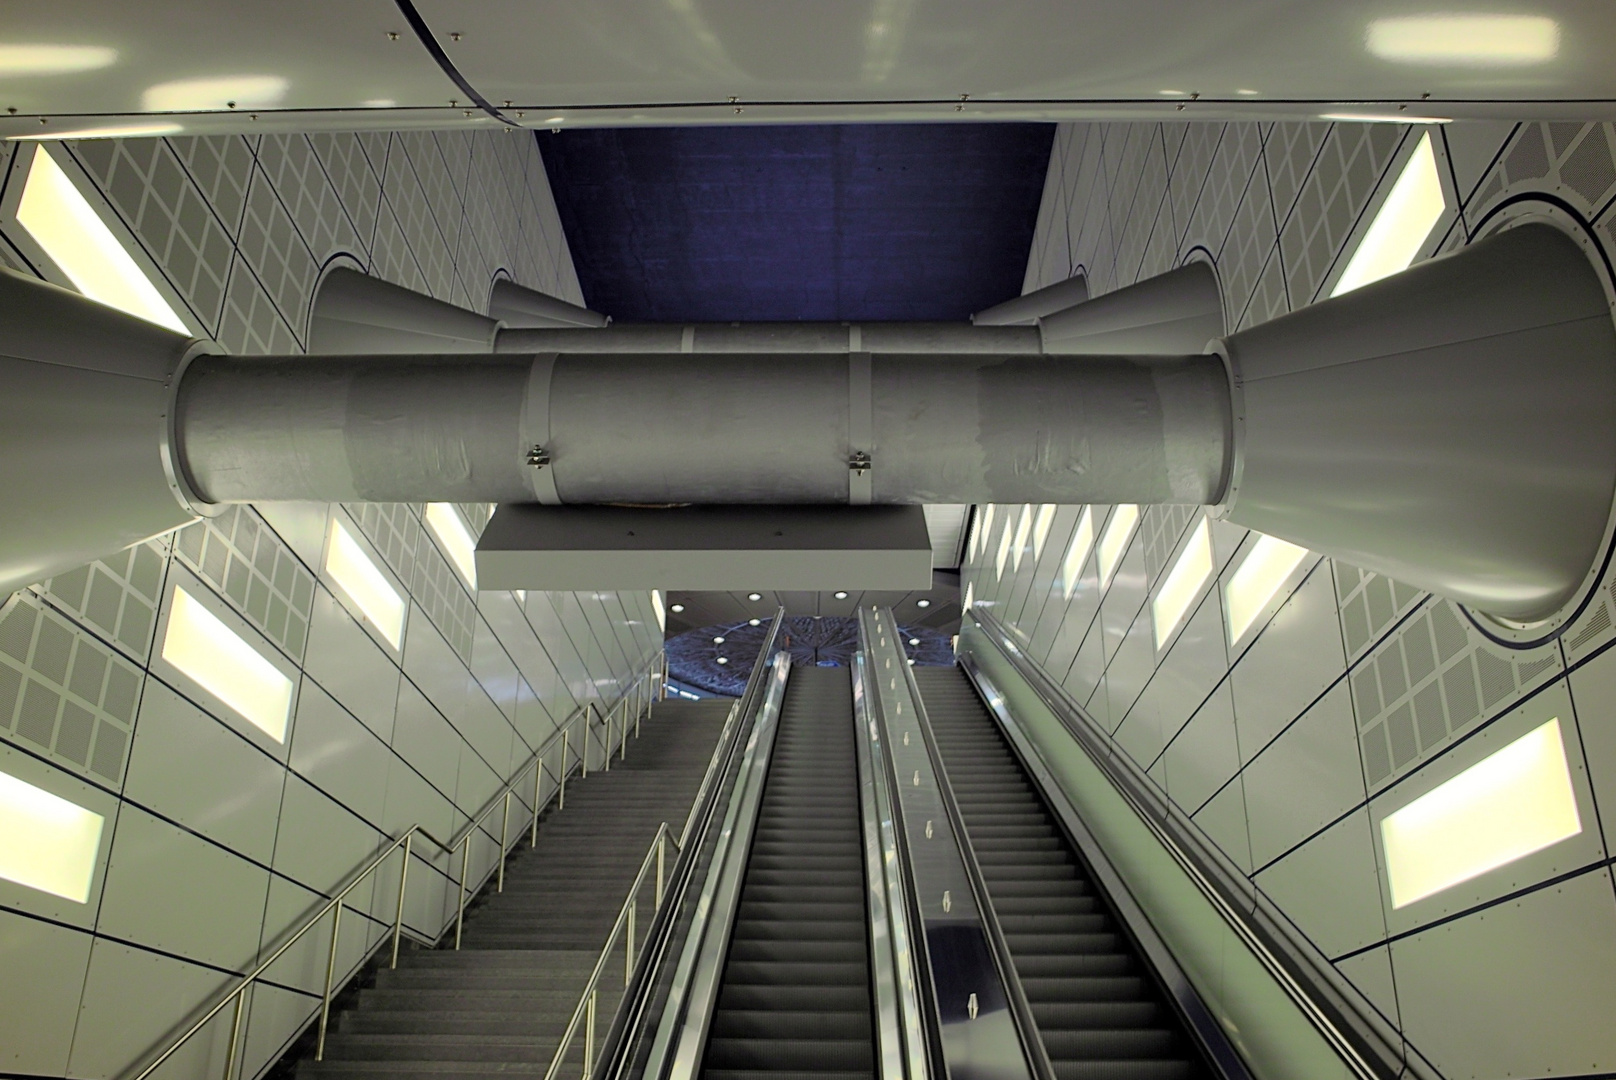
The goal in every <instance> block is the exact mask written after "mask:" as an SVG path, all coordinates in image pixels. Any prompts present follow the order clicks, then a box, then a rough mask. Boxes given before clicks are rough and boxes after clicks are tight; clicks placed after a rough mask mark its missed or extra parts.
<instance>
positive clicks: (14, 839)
mask: <svg viewBox="0 0 1616 1080" xmlns="http://www.w3.org/2000/svg"><path fill="white" fill-rule="evenodd" d="M105 823H106V819H105V818H103V817H102V816H101V815H100V814H97V813H95V812H94V811H93V810H86V809H84V807H82V806H79V805H78V804H77V803H71V802H68V801H67V800H66V799H64V798H62V797H60V796H59V795H52V794H51V793H50V792H48V791H45V790H44V789H43V788H37V787H35V786H34V785H32V784H30V783H28V782H26V781H24V780H19V779H17V778H16V777H15V776H9V775H7V774H6V773H0V878H5V879H6V880H7V881H15V882H16V883H17V884H19V885H26V886H27V887H28V888H30V889H38V890H39V891H40V892H47V893H50V894H51V895H52V896H60V897H61V898H62V899H64V900H71V901H73V902H74V903H75V904H83V903H87V902H88V901H89V899H90V883H91V881H93V880H94V879H95V856H96V853H97V852H98V851H100V850H101V827H102V826H103V825H104V824H105Z"/></svg>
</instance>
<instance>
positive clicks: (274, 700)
mask: <svg viewBox="0 0 1616 1080" xmlns="http://www.w3.org/2000/svg"><path fill="white" fill-rule="evenodd" d="M163 659H164V660H167V661H168V662H169V663H170V664H173V665H174V666H175V667H177V668H179V669H180V670H181V671H183V672H184V673H185V674H186V675H188V676H189V677H190V678H192V679H194V680H195V681H196V682H197V683H198V685H200V686H201V687H202V688H203V689H204V690H206V691H207V692H208V693H210V694H212V695H213V696H214V697H216V698H218V699H219V700H220V701H222V702H224V703H225V704H226V705H228V706H230V707H231V708H232V709H234V710H235V711H236V712H238V713H240V714H241V715H242V716H243V717H245V718H246V719H247V720H249V721H251V722H252V723H253V725H254V726H256V727H258V728H259V729H260V730H262V731H263V732H264V734H266V735H268V736H269V737H270V738H272V739H274V740H275V741H276V742H285V741H286V719H287V716H288V714H289V713H290V712H291V710H292V680H291V679H289V678H287V677H286V675H285V674H284V673H282V671H281V669H280V668H278V667H276V666H275V665H274V664H271V663H270V662H269V661H268V660H266V659H264V658H263V657H262V656H261V655H259V653H258V650H257V649H254V648H253V647H252V646H251V645H250V644H248V643H247V641H246V640H245V639H243V638H242V637H241V636H240V635H239V634H237V633H236V632H235V631H234V630H232V629H230V627H228V626H226V625H225V624H224V622H223V621H222V620H220V618H219V617H218V616H217V615H215V614H214V613H213V612H211V611H209V610H208V609H207V608H205V607H203V606H202V604H201V602H200V601H198V600H197V599H196V598H195V597H193V596H192V595H191V594H190V593H188V592H186V591H185V590H184V589H181V588H176V589H175V590H174V603H173V605H172V607H171V608H170V609H169V613H168V630H167V632H166V633H165V634H164V635H163Z"/></svg>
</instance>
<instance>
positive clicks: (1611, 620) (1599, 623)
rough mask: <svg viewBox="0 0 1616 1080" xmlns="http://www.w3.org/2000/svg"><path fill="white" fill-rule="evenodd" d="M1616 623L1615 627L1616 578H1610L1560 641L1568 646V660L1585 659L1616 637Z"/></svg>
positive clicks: (1566, 653)
mask: <svg viewBox="0 0 1616 1080" xmlns="http://www.w3.org/2000/svg"><path fill="white" fill-rule="evenodd" d="M1613 626H1616V579H1612V580H1610V581H1607V582H1606V583H1605V586H1604V588H1602V589H1600V590H1599V591H1598V592H1596V593H1594V595H1593V596H1592V598H1590V600H1589V602H1588V607H1587V608H1586V609H1584V610H1583V613H1582V614H1581V615H1580V616H1578V618H1577V620H1576V622H1573V623H1572V624H1571V625H1570V626H1568V627H1566V629H1565V633H1564V634H1562V635H1561V637H1560V644H1561V646H1562V647H1563V648H1564V649H1565V655H1566V660H1567V662H1572V663H1574V662H1576V661H1578V660H1582V659H1585V658H1586V657H1588V656H1591V655H1592V654H1594V653H1595V652H1598V651H1599V649H1600V648H1601V647H1602V646H1603V645H1605V644H1606V643H1607V642H1609V641H1610V640H1611V639H1612V638H1616V631H1613V629H1612V628H1613Z"/></svg>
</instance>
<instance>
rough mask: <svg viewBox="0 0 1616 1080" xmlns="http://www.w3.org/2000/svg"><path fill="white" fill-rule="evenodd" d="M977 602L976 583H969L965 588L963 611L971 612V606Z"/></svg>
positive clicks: (962, 603) (961, 603)
mask: <svg viewBox="0 0 1616 1080" xmlns="http://www.w3.org/2000/svg"><path fill="white" fill-rule="evenodd" d="M975 602H976V582H974V581H973V582H969V583H967V584H966V586H965V599H964V600H962V601H960V610H961V611H970V610H971V605H972V604H973V603H975Z"/></svg>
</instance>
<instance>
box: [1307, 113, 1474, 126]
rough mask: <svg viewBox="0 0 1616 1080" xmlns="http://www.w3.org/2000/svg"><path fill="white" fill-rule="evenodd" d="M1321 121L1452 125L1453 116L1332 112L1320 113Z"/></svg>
mask: <svg viewBox="0 0 1616 1080" xmlns="http://www.w3.org/2000/svg"><path fill="white" fill-rule="evenodd" d="M1319 119H1320V120H1336V121H1339V122H1341V123H1346V124H1451V123H1453V117H1451V116H1414V115H1412V114H1410V113H1404V112H1399V113H1371V112H1332V113H1320V114H1319Z"/></svg>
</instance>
